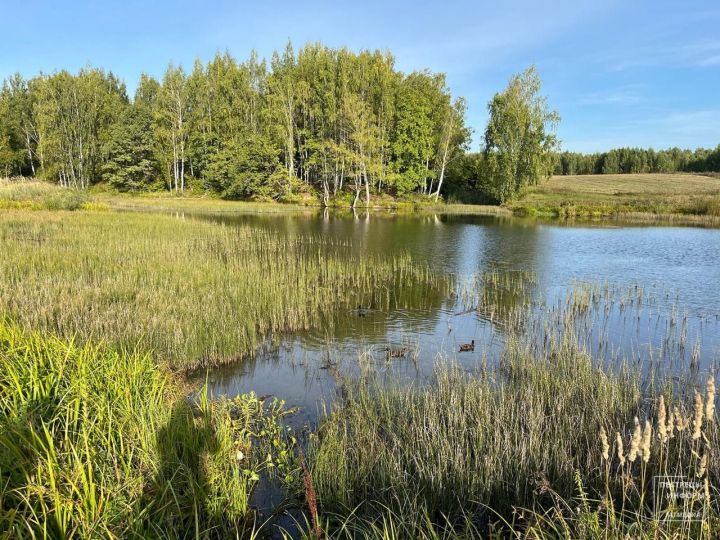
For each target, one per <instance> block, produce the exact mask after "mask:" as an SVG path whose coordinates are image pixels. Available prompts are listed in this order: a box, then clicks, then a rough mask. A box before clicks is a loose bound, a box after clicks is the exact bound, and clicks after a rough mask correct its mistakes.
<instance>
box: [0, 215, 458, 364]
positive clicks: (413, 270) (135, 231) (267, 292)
mask: <svg viewBox="0 0 720 540" xmlns="http://www.w3.org/2000/svg"><path fill="white" fill-rule="evenodd" d="M0 252H2V253H3V257H2V258H0V291H1V292H2V294H0V312H4V313H7V314H9V315H11V316H13V317H14V318H15V319H16V320H17V321H18V322H20V323H21V324H23V325H24V326H25V327H27V328H31V329H37V330H43V331H48V332H51V333H57V334H59V335H61V336H77V337H80V338H83V339H88V340H102V341H106V342H109V343H112V344H114V345H119V346H124V347H128V348H132V347H135V346H136V345H137V344H138V343H141V346H142V347H143V349H144V350H146V351H149V352H152V353H153V354H154V355H155V356H156V357H157V358H158V359H164V360H166V361H167V362H169V363H170V365H171V366H172V367H173V368H175V369H194V368H197V367H201V366H207V365H216V364H219V363H223V362H230V361H233V360H236V359H238V358H241V357H242V356H243V355H247V354H252V353H253V352H254V351H255V349H256V348H257V346H258V345H259V344H260V343H262V342H263V340H264V339H265V338H266V337H268V336H269V335H270V334H271V333H273V332H287V331H294V330H300V329H305V328H309V327H312V326H319V325H321V324H322V325H326V326H327V327H328V329H331V328H332V324H333V312H334V310H337V309H351V308H353V307H356V306H357V305H358V304H362V305H364V306H373V307H376V308H382V309H390V308H392V307H393V305H394V302H395V301H396V300H397V299H398V298H402V295H403V291H404V290H405V289H406V288H407V289H409V290H410V289H412V288H413V287H414V286H416V285H417V284H419V283H421V284H423V285H424V286H426V287H429V288H436V289H437V288H440V289H442V288H443V287H446V286H447V281H446V280H445V279H444V278H439V277H436V276H434V275H431V274H430V273H429V272H428V271H427V269H425V268H422V267H416V266H415V265H413V264H412V262H411V261H410V260H409V259H408V258H407V257H403V256H402V255H399V256H394V257H388V258H380V257H378V256H368V255H364V254H362V253H356V252H354V251H353V250H352V249H351V248H350V246H349V245H345V244H339V243H335V244H334V243H332V242H331V241H328V240H325V239H322V238H319V237H315V236H310V235H307V236H298V237H292V238H290V237H282V236H278V235H274V234H273V233H271V232H268V231H263V230H260V229H255V228H252V227H226V226H223V225H220V224H215V223H210V222H207V221H199V220H192V219H182V218H174V217H171V216H167V215H160V214H147V213H142V214H141V213H110V214H108V213H102V212H23V211H5V212H3V213H2V214H0Z"/></svg>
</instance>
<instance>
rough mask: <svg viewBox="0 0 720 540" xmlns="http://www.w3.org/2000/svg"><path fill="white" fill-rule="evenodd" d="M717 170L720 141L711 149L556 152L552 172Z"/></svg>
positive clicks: (719, 170)
mask: <svg viewBox="0 0 720 540" xmlns="http://www.w3.org/2000/svg"><path fill="white" fill-rule="evenodd" d="M674 172H696V173H698V172H720V145H718V146H717V147H716V148H715V149H714V150H710V149H705V148H698V149H696V150H688V149H681V148H669V149H667V150H653V149H652V148H649V149H646V148H616V149H613V150H609V151H607V152H596V153H593V154H583V153H580V152H560V153H558V154H557V158H556V162H555V170H554V174H556V175H573V174H633V173H674Z"/></svg>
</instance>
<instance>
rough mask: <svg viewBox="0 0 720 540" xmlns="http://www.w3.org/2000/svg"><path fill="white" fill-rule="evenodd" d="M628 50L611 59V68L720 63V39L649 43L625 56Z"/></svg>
mask: <svg viewBox="0 0 720 540" xmlns="http://www.w3.org/2000/svg"><path fill="white" fill-rule="evenodd" d="M626 56H627V52H626V51H623V52H619V53H617V58H616V59H615V60H611V62H610V65H611V68H612V69H614V70H616V71H623V70H626V69H631V68H635V67H643V66H668V67H710V66H716V65H720V39H710V40H703V41H696V42H694V43H687V44H682V45H665V46H655V45H647V46H644V47H639V48H637V49H636V50H635V51H633V57H632V58H629V59H628V58H625V57H626Z"/></svg>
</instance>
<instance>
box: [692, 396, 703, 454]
mask: <svg viewBox="0 0 720 540" xmlns="http://www.w3.org/2000/svg"><path fill="white" fill-rule="evenodd" d="M704 413H705V404H704V403H703V399H702V396H701V395H700V393H699V392H698V391H697V390H696V391H695V416H694V418H693V434H692V438H693V440H694V441H696V440H698V439H699V438H700V437H701V436H702V423H703V415H704Z"/></svg>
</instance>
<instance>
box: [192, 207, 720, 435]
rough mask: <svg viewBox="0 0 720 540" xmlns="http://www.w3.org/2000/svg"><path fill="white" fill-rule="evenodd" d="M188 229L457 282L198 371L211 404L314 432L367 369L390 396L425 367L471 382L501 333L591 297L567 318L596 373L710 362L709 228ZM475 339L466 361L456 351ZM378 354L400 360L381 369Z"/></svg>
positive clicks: (317, 223)
mask: <svg viewBox="0 0 720 540" xmlns="http://www.w3.org/2000/svg"><path fill="white" fill-rule="evenodd" d="M200 217H201V219H208V220H214V221H217V222H220V223H222V224H224V225H225V226H228V227H240V226H252V227H260V228H264V229H268V230H271V231H272V232H273V233H274V234H277V235H308V234H311V235H317V236H321V237H323V238H325V239H331V240H333V241H334V242H333V243H334V244H335V247H334V248H333V249H337V245H338V244H341V245H342V246H344V247H343V249H346V250H348V252H350V251H351V252H354V253H367V254H375V255H378V254H380V255H387V256H393V255H397V254H401V253H406V254H408V255H409V256H410V257H411V258H412V260H413V262H414V263H415V264H417V265H425V266H427V267H428V268H429V269H430V270H431V271H433V272H436V273H438V274H442V275H447V276H449V277H450V278H452V280H453V281H454V283H455V286H454V287H453V288H452V290H449V291H446V292H438V291H417V290H412V289H410V290H403V291H402V292H401V293H398V292H397V291H390V290H388V291H387V295H388V302H387V303H383V304H382V305H377V306H362V309H360V310H359V311H358V309H357V308H353V309H351V310H344V311H343V312H340V313H336V314H333V315H332V317H331V320H332V324H331V325H329V326H326V327H324V328H315V329H313V330H311V331H306V332H299V333H294V334H288V335H282V336H272V337H270V338H269V339H268V341H267V344H266V345H265V346H264V347H262V348H261V350H259V351H257V354H256V355H255V356H254V357H253V358H250V359H247V360H246V361H243V362H240V363H237V364H234V365H231V366H226V367H223V368H220V369H217V370H214V371H212V372H210V373H209V375H208V382H209V391H210V393H211V395H212V396H215V397H217V396H220V395H229V396H234V395H236V394H240V393H246V392H250V391H254V392H256V393H257V394H258V395H261V396H274V397H277V398H280V399H283V400H285V401H286V403H287V405H288V406H292V407H298V408H299V412H298V413H297V414H296V415H295V416H294V417H293V423H294V424H296V427H298V426H300V425H303V424H313V423H314V422H315V421H316V420H317V418H318V415H319V414H320V413H321V412H322V410H323V408H324V407H327V406H330V405H331V403H332V401H333V399H334V397H335V395H336V392H337V391H338V388H339V381H341V380H345V379H347V378H357V377H358V376H360V375H361V374H363V373H365V372H366V371H372V372H373V373H374V374H375V375H376V376H377V377H379V378H380V379H381V380H384V381H386V382H388V383H391V384H423V382H425V381H426V380H427V379H428V377H429V376H430V375H431V374H432V371H433V366H434V365H435V363H437V362H454V363H457V364H458V365H459V366H461V367H462V368H463V369H466V370H468V371H472V370H474V369H480V368H481V366H483V365H485V363H487V362H493V361H497V359H498V358H499V356H500V354H501V353H502V350H503V347H504V346H505V338H506V337H507V332H506V327H507V326H508V325H510V324H512V321H517V320H519V319H518V317H520V318H524V319H528V320H531V319H532V320H534V321H535V323H534V326H533V325H528V327H529V328H530V330H531V331H530V332H526V334H531V336H530V337H531V339H534V338H535V337H536V338H538V339H542V335H543V332H544V330H543V321H544V320H547V319H550V318H552V317H555V318H556V319H557V318H562V311H563V309H565V308H567V305H568V298H570V297H572V298H573V299H574V300H573V301H574V302H576V303H577V302H580V303H583V302H585V301H586V300H584V299H587V298H589V299H590V300H589V303H590V309H588V310H584V309H580V310H577V309H576V310H575V311H576V312H578V313H580V314H581V315H582V319H583V320H582V321H579V323H578V324H577V337H578V339H579V341H580V342H582V343H583V344H584V346H585V347H586V348H587V350H588V351H589V352H590V353H592V354H593V357H594V358H596V359H597V360H598V361H606V362H629V363H636V364H639V365H641V366H642V369H643V370H648V369H650V368H651V367H652V368H657V367H658V366H662V367H663V368H669V369H677V368H682V369H683V370H685V368H686V367H688V366H690V367H693V368H694V369H696V370H697V371H698V373H699V372H700V371H707V370H709V369H714V368H715V366H716V364H717V363H718V359H719V355H718V350H719V348H720V288H719V287H718V286H719V285H720V230H713V229H703V228H692V227H667V226H661V227H658V226H654V227H653V226H635V225H631V224H620V223H615V222H612V223H603V224H596V223H581V224H577V223H575V224H564V223H543V222H537V221H529V220H519V219H512V218H499V217H488V216H458V215H417V216H415V215H385V214H369V215H360V216H358V215H338V214H331V213H327V212H325V213H314V212H312V213H307V214H281V215H278V214H242V215H217V214H213V215H205V216H200ZM463 291H464V292H463ZM479 291H482V292H479ZM578 291H580V292H579V293H578ZM573 295H574V296H573ZM511 313H514V314H515V315H511ZM518 313H520V315H519V316H518ZM473 341H474V344H475V347H474V350H473V351H469V352H460V347H461V345H463V344H469V343H472V342H473ZM388 348H389V349H390V350H392V351H402V353H404V354H403V356H402V357H400V358H390V356H392V355H389V354H388V351H387V349H388Z"/></svg>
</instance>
